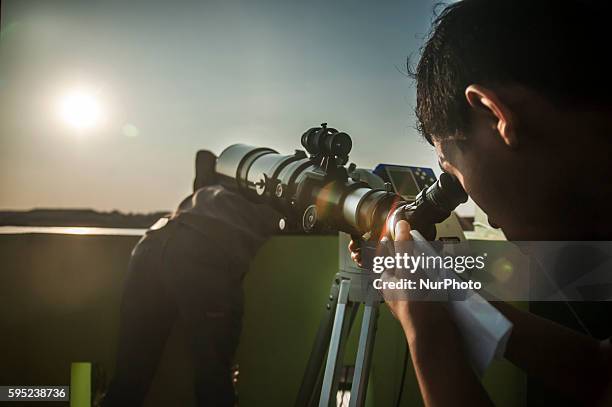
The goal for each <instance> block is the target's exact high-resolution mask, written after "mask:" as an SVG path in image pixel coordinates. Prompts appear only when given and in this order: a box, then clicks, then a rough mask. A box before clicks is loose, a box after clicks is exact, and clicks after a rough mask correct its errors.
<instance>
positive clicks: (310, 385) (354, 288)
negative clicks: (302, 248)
mask: <svg viewBox="0 0 612 407" xmlns="http://www.w3.org/2000/svg"><path fill="white" fill-rule="evenodd" d="M341 246H342V245H341ZM341 258H342V257H341ZM380 302H381V297H380V295H379V293H378V292H377V291H376V290H374V289H373V288H372V285H371V279H370V276H369V275H368V273H367V272H366V271H365V270H362V269H358V268H355V267H346V268H345V269H344V270H343V269H342V267H341V270H340V271H339V272H338V273H337V274H336V276H335V278H334V280H333V282H332V285H331V290H330V295H329V302H328V303H327V306H326V308H327V309H326V313H325V316H324V317H323V318H322V320H321V323H320V325H319V329H318V331H317V336H316V339H315V342H314V344H313V348H312V351H311V353H310V358H309V360H308V364H307V366H306V371H305V373H304V377H303V379H302V384H301V386H300V390H299V393H298V397H297V400H296V403H295V405H296V407H311V406H315V405H318V406H319V407H332V406H333V407H335V406H336V394H337V392H338V381H339V372H340V368H341V366H342V362H343V359H344V349H345V347H346V341H347V338H348V336H349V333H350V330H351V327H352V325H353V322H354V321H355V317H356V316H357V312H358V311H359V308H360V306H361V304H363V305H364V312H363V318H362V324H361V331H360V333H359V345H358V348H357V356H356V360H355V370H354V373H353V381H352V385H351V393H350V403H349V407H358V406H363V405H364V402H365V397H366V391H367V385H368V378H369V371H370V364H371V361H372V353H373V350H374V337H375V333H376V323H377V320H378V306H379V304H380ZM326 352H327V359H326V362H325V370H324V371H322V367H323V360H324V358H325V353H326ZM319 389H320V392H318V390H319ZM317 399H318V404H316V403H317Z"/></svg>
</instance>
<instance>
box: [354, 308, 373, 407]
mask: <svg viewBox="0 0 612 407" xmlns="http://www.w3.org/2000/svg"><path fill="white" fill-rule="evenodd" d="M377 319H378V303H374V304H373V303H366V305H365V308H364V311H363V319H362V323H361V332H360V333H359V347H358V348H357V358H356V360H355V373H354V374H353V385H352V386H351V401H350V403H349V407H360V406H363V405H364V403H365V397H366V391H367V389H368V379H369V373H370V364H371V362H372V353H373V351H374V336H375V333H376V322H377Z"/></svg>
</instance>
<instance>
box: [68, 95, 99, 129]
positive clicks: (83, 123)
mask: <svg viewBox="0 0 612 407" xmlns="http://www.w3.org/2000/svg"><path fill="white" fill-rule="evenodd" d="M59 113H60V116H61V118H62V119H63V120H64V121H65V122H66V123H67V124H68V125H70V126H72V127H74V128H75V129H77V130H89V129H92V128H94V127H96V125H98V124H99V123H100V120H101V118H102V107H101V106H100V102H99V100H98V99H97V97H96V95H95V94H94V93H93V92H89V91H86V90H74V91H72V92H70V93H67V94H66V95H65V96H64V97H63V98H62V100H61V101H60V108H59Z"/></svg>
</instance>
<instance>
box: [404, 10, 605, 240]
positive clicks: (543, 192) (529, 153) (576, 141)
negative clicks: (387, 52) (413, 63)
mask: <svg viewBox="0 0 612 407" xmlns="http://www.w3.org/2000/svg"><path fill="white" fill-rule="evenodd" d="M609 9H610V7H609V6H605V5H604V2H590V1H580V0H556V1H548V0H537V1H532V0H463V1H460V2H457V3H454V4H452V5H449V6H447V7H446V8H445V9H444V10H443V11H442V13H440V14H439V15H438V17H437V18H436V19H435V21H434V24H433V28H432V31H431V34H430V36H429V38H428V40H427V42H426V44H425V45H424V47H423V49H422V56H421V59H420V61H419V63H418V65H417V67H416V69H415V71H414V77H415V79H416V83H417V107H416V114H417V118H418V121H419V130H420V131H421V133H422V134H423V135H424V137H425V138H426V139H427V140H428V141H429V142H430V143H432V144H433V145H434V146H435V147H436V152H437V153H438V156H439V159H440V164H441V167H442V168H443V169H444V170H445V171H447V172H450V173H452V174H454V175H456V176H457V177H458V178H459V179H460V180H461V182H462V183H463V185H464V187H465V189H466V191H467V192H468V193H469V194H470V195H471V196H472V198H473V199H474V201H475V202H476V203H477V204H478V205H480V206H481V207H482V208H483V210H484V211H485V212H487V214H488V215H489V217H490V218H491V221H492V222H493V223H497V224H498V225H500V226H501V227H502V228H503V230H504V232H506V234H507V235H508V237H509V238H511V239H514V240H519V239H522V240H529V239H533V240H535V239H560V238H577V237H585V236H581V235H582V233H581V232H580V230H578V229H577V227H579V226H580V223H578V222H577V219H578V216H584V214H582V213H580V212H582V211H584V210H589V211H591V212H592V215H593V216H603V211H604V205H603V204H602V203H601V200H602V199H605V198H606V197H605V196H602V192H601V191H600V190H598V191H597V193H594V192H592V191H594V190H595V187H597V186H600V187H601V188H599V189H610V188H607V187H606V186H604V185H598V183H601V182H606V181H610V179H611V176H610V169H609V168H608V167H609V165H602V164H603V162H605V159H606V157H607V155H608V153H609V151H608V150H609V147H610V146H612V143H611V142H610V140H611V138H612V124H611V122H612V120H610V117H611V116H610V114H611V113H612V102H610V91H611V88H612V86H611V84H612V81H611V79H610V75H612V64H611V63H610V62H609V60H610V58H609V56H608V55H607V50H608V49H609V44H610V39H611V36H610V34H609V33H610V30H609V29H608V28H609V27H607V26H606V24H608V22H607V21H606V20H607V18H608V17H609V15H610V14H608V11H609ZM606 164H607V162H606ZM605 194H608V195H609V194H610V193H608V192H605ZM570 201H571V202H570ZM605 206H606V207H607V205H605ZM600 212H601V213H600ZM596 221H597V220H596ZM574 223H575V224H574ZM569 229H572V230H573V232H572V231H570V230H569ZM586 230H587V229H585V231H586ZM590 230H591V231H593V230H594V229H593V228H592V227H591V228H590ZM593 237H602V236H593Z"/></svg>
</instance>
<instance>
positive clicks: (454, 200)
mask: <svg viewBox="0 0 612 407" xmlns="http://www.w3.org/2000/svg"><path fill="white" fill-rule="evenodd" d="M425 197H426V198H425V199H426V200H428V201H430V202H431V203H432V204H433V206H434V207H437V208H439V209H441V210H444V211H446V212H449V213H450V212H451V211H453V210H454V209H455V208H456V207H457V206H459V204H462V203H464V202H466V201H467V199H468V196H467V193H466V192H465V190H464V189H463V187H462V186H461V183H460V182H459V180H458V179H457V178H455V177H454V176H452V175H450V174H448V173H446V172H443V173H442V174H440V178H438V181H437V182H436V183H434V184H433V185H432V186H430V187H429V188H428V189H427V191H426V192H425Z"/></svg>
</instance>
